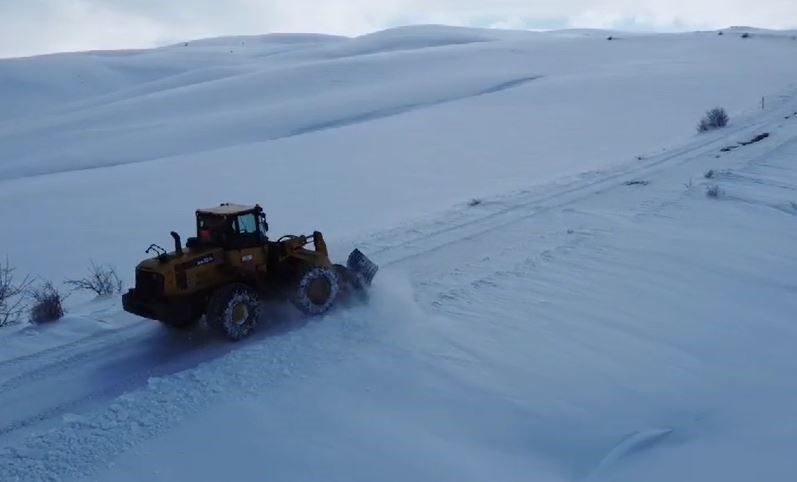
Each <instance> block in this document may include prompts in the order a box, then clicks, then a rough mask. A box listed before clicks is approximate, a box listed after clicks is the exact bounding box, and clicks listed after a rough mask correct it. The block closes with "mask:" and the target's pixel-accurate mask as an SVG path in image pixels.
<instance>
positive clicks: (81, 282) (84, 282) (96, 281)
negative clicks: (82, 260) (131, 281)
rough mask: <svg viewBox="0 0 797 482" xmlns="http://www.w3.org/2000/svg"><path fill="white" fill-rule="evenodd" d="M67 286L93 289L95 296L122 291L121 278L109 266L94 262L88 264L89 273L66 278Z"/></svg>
mask: <svg viewBox="0 0 797 482" xmlns="http://www.w3.org/2000/svg"><path fill="white" fill-rule="evenodd" d="M65 283H66V284H67V285H68V286H71V287H72V288H73V289H76V290H84V291H93V292H94V293H96V294H97V296H110V295H112V294H115V293H121V292H122V280H121V279H119V276H118V275H117V274H116V270H115V269H113V268H112V267H110V266H106V265H100V264H95V263H94V262H93V261H92V262H91V265H90V266H89V275H88V276H86V277H85V278H80V279H68V280H66V281H65Z"/></svg>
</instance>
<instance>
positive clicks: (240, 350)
mask: <svg viewBox="0 0 797 482" xmlns="http://www.w3.org/2000/svg"><path fill="white" fill-rule="evenodd" d="M743 33H749V34H750V35H749V37H748V38H744V39H743V38H741V35H742V34H743ZM610 35H611V36H612V38H613V40H611V41H609V40H607V37H608V36H610ZM793 35H794V33H793V32H775V31H759V30H754V29H749V28H733V29H726V30H724V31H723V35H718V34H717V32H696V33H686V34H667V35H641V34H633V35H632V34H626V33H622V32H601V31H594V30H592V31H587V30H583V31H580V30H569V31H560V32H547V33H534V32H517V31H497V30H479V29H461V28H451V27H441V26H421V27H405V28H399V29H392V30H387V31H383V32H377V33H374V34H371V35H366V36H362V37H357V38H344V37H333V36H321V35H311V34H294V35H286V34H280V35H265V36H256V37H230V38H221V39H205V40H198V41H189V42H186V43H181V44H177V45H173V46H168V47H163V48H160V49H153V50H138V51H112V52H111V51H109V52H86V53H71V54H58V55H49V56H40V57H30V58H20V59H6V60H0V105H3V107H4V108H3V109H1V110H0V219H3V220H4V229H3V232H2V236H1V237H0V256H3V255H6V254H7V255H8V257H9V260H10V261H11V262H12V263H13V264H14V265H15V266H17V267H18V269H19V270H20V271H21V272H24V273H32V274H34V275H37V276H40V277H42V278H45V279H51V280H54V281H56V282H59V281H61V280H63V279H64V278H67V277H74V276H79V275H80V274H81V273H82V272H83V271H84V270H85V268H86V266H87V265H88V263H89V261H90V260H92V259H93V260H95V261H98V262H103V263H104V262H110V263H113V264H114V265H115V266H116V267H117V268H118V269H119V271H120V274H122V275H123V276H124V277H125V280H126V281H127V282H128V283H130V282H131V281H132V276H133V266H134V265H135V263H136V262H137V261H138V260H139V259H140V257H141V256H143V250H144V248H145V247H146V246H147V245H148V244H149V243H151V242H159V243H166V242H167V240H168V232H169V230H171V229H177V230H178V231H180V232H183V233H188V232H190V230H191V229H192V225H193V210H194V209H196V208H197V207H205V206H211V205H214V204H216V203H218V202H221V201H240V202H260V203H261V204H263V205H264V206H265V207H266V210H267V212H268V213H269V221H270V224H271V226H272V229H273V230H274V231H276V232H277V233H283V232H306V231H309V230H311V229H315V228H319V229H321V230H323V231H325V234H326V236H327V237H328V238H329V240H330V244H331V248H332V249H333V255H334V254H337V257H340V256H341V255H342V253H344V252H346V251H347V250H348V249H349V248H350V247H352V246H355V245H357V246H361V247H362V248H363V249H364V250H365V251H366V252H368V253H369V254H371V255H372V257H373V258H374V260H375V261H377V262H378V263H379V264H380V265H382V267H383V269H382V271H381V272H380V275H379V277H378V279H377V280H378V282H377V284H376V286H375V287H374V293H373V297H372V300H371V303H369V305H368V306H362V307H357V308H355V309H352V310H349V311H346V312H340V313H335V314H332V315H328V316H326V317H324V318H323V319H319V320H311V321H302V320H297V319H294V318H293V317H292V316H291V315H290V314H285V315H284V318H285V319H283V321H282V322H281V323H278V324H277V325H276V326H273V327H271V328H270V329H262V330H260V331H259V332H258V333H257V334H256V335H255V336H254V337H253V338H251V339H249V340H246V341H245V342H242V343H239V344H235V345H231V344H229V343H226V342H224V341H223V340H219V339H217V338H215V337H213V336H212V335H211V334H210V333H207V332H206V331H204V330H201V329H200V330H197V331H195V332H191V333H174V332H171V331H168V330H165V329H163V328H162V327H160V326H157V324H155V323H154V322H149V321H144V320H140V319H137V318H135V317H133V316H130V315H127V314H125V313H123V312H121V310H120V307H119V300H118V299H106V300H83V299H80V298H79V297H76V298H75V299H73V300H72V303H73V304H72V305H70V306H69V307H68V308H69V309H70V313H69V315H68V317H67V319H65V320H63V321H61V322H60V323H58V324H55V325H52V326H48V327H34V326H18V327H11V328H3V329H1V330H0V402H2V407H3V410H2V412H0V480H48V479H51V480H64V479H67V480H68V479H90V480H114V481H126V480H130V481H132V480H164V481H166V480H220V479H230V480H263V479H273V480H320V479H323V480H396V481H403V480H474V481H483V480H502V481H509V480H541V481H543V480H613V481H614V480H628V481H638V480H645V481H657V480H661V481H671V480H701V481H702V480H725V481H727V480H738V481H748V480H790V476H789V475H790V474H791V473H792V472H793V470H794V469H795V468H797V467H795V464H794V462H792V457H791V454H792V453H793V452H794V450H795V449H797V437H796V436H795V434H796V433H797V431H796V430H797V427H795V426H794V420H793V417H792V416H791V412H792V410H793V409H792V407H793V406H794V404H795V403H796V402H797V390H795V389H794V386H793V383H792V382H791V379H792V378H793V371H794V368H795V367H797V355H795V353H794V350H793V346H794V344H795V341H797V329H795V326H794V324H793V319H794V313H797V298H795V296H794V294H795V292H797V282H796V281H795V277H794V273H795V271H796V270H795V269H796V268H797V258H796V257H795V256H794V255H793V241H794V239H797V238H796V235H797V225H795V219H797V218H795V216H797V204H796V203H797V194H795V192H797V191H796V190H797V169H795V165H794V159H795V157H796V156H797V82H796V81H795V79H797V64H795V63H794V62H790V61H789V59H792V58H794V55H795V52H797V41H794V40H793V39H792V37H793ZM762 97H763V98H764V106H763V109H762V105H761V99H762ZM715 105H721V106H724V107H725V108H726V109H728V111H729V113H730V114H731V119H732V122H731V125H730V126H729V127H727V128H725V129H722V130H719V131H717V132H713V133H708V134H704V135H696V134H695V125H696V123H697V120H698V119H699V117H700V115H701V114H702V113H703V111H705V110H706V109H707V108H710V107H713V106H715ZM764 132H766V133H768V134H769V137H767V138H766V139H764V140H762V141H760V142H757V143H754V144H749V145H744V146H741V147H738V148H734V149H732V150H723V148H726V147H728V146H732V145H733V146H739V145H740V144H739V143H740V142H742V141H748V140H749V139H752V138H754V137H755V136H756V135H758V134H762V133H764ZM709 171H710V174H709ZM714 186H716V187H717V191H716V192H717V193H718V195H717V196H716V197H709V196H706V191H707V189H708V188H711V187H714ZM472 199H476V200H477V202H471V203H469V201H470V200H472Z"/></svg>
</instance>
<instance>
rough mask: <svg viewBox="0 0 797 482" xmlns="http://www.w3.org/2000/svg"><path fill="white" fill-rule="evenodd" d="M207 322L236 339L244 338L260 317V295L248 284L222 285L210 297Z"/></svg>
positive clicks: (228, 336) (230, 337)
mask: <svg viewBox="0 0 797 482" xmlns="http://www.w3.org/2000/svg"><path fill="white" fill-rule="evenodd" d="M206 316H207V321H208V324H209V325H210V326H212V327H214V328H216V329H219V330H220V331H221V332H222V333H224V335H225V336H226V337H227V338H229V339H231V340H233V341H238V340H240V339H242V338H245V337H246V336H247V335H249V333H250V332H251V331H252V329H253V328H254V327H255V325H257V322H258V319H259V318H260V296H259V295H258V293H257V292H256V291H255V290H253V289H252V288H250V287H249V286H247V285H245V284H242V283H233V284H229V285H226V286H222V287H221V288H219V289H218V290H216V292H215V293H213V295H212V296H211V297H210V301H209V302H208V310H207V314H206Z"/></svg>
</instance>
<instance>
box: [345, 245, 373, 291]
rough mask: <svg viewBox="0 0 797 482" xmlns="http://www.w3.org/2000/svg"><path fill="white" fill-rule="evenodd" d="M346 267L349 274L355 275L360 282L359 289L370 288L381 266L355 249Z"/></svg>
mask: <svg viewBox="0 0 797 482" xmlns="http://www.w3.org/2000/svg"><path fill="white" fill-rule="evenodd" d="M346 267H347V268H348V270H349V273H351V274H352V275H354V277H355V278H357V280H358V281H359V285H360V286H359V288H365V287H367V286H370V285H371V281H373V279H374V275H376V272H377V271H379V266H377V265H376V264H375V263H374V262H373V261H371V260H370V259H368V257H367V256H366V255H364V254H363V253H362V251H360V250H359V249H355V250H354V251H352V252H351V254H350V255H349V259H348V261H346Z"/></svg>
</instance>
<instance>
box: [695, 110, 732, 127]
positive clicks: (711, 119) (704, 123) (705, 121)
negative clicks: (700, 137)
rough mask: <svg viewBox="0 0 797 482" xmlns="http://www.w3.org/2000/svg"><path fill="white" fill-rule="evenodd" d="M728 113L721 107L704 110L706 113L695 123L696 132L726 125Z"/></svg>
mask: <svg viewBox="0 0 797 482" xmlns="http://www.w3.org/2000/svg"><path fill="white" fill-rule="evenodd" d="M729 120H730V118H729V117H728V113H727V112H725V109H723V108H722V107H714V108H713V109H711V110H709V111H707V112H706V115H705V116H704V117H703V118H702V119H700V123H699V124H698V125H697V131H698V132H708V131H711V130H714V129H719V128H721V127H725V126H727V125H728V121H729Z"/></svg>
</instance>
